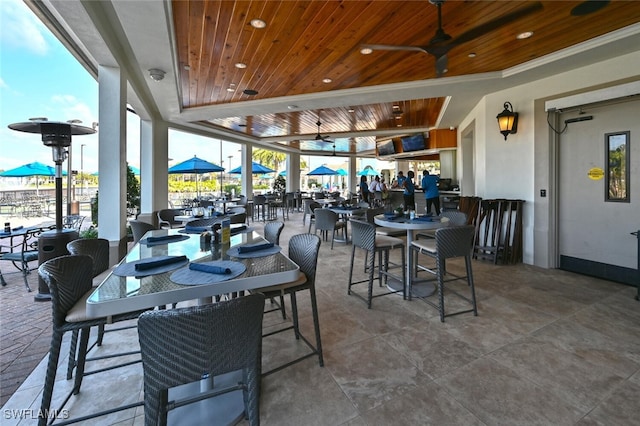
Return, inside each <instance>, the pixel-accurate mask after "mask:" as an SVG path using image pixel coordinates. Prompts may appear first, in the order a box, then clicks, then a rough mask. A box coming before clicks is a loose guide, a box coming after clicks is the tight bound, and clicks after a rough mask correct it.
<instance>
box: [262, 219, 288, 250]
mask: <svg viewBox="0 0 640 426" xmlns="http://www.w3.org/2000/svg"><path fill="white" fill-rule="evenodd" d="M283 229H284V223H283V222H269V223H267V224H266V225H264V238H265V240H267V241H269V242H270V243H273V244H276V245H279V244H280V234H281V233H282V230H283Z"/></svg>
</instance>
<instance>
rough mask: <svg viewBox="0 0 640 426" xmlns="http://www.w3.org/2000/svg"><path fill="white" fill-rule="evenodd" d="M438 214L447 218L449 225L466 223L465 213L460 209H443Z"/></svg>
mask: <svg viewBox="0 0 640 426" xmlns="http://www.w3.org/2000/svg"><path fill="white" fill-rule="evenodd" d="M440 216H442V217H446V218H449V226H462V225H466V224H467V214H466V213H465V212H461V211H460V210H443V211H442V212H441V213H440Z"/></svg>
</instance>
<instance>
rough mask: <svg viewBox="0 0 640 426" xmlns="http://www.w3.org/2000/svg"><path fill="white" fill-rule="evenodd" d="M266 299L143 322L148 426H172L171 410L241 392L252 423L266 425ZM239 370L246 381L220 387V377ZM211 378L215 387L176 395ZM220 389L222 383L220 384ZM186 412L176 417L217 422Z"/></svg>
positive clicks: (148, 316) (155, 315)
mask: <svg viewBox="0 0 640 426" xmlns="http://www.w3.org/2000/svg"><path fill="white" fill-rule="evenodd" d="M263 310H264V296H263V295H261V294H253V295H250V296H244V297H238V298H235V299H231V300H228V301H224V302H218V303H213V304H208V305H203V306H193V307H188V308H180V309H171V310H164V311H162V310H160V311H149V312H146V313H144V314H142V315H141V316H140V319H139V320H138V336H139V340H140V350H141V352H142V365H143V370H144V416H145V424H146V425H162V426H163V425H166V424H167V415H168V411H169V410H172V409H180V407H183V406H187V405H188V404H192V403H194V402H198V401H202V400H204V399H208V398H213V397H217V396H220V395H222V394H227V393H228V392H233V391H237V390H241V391H242V393H243V399H244V410H245V416H246V418H247V419H248V421H249V424H250V425H259V424H260V380H261V371H262V366H261V362H262V318H263ZM237 370H241V371H242V378H241V379H240V378H239V380H240V382H239V383H238V382H234V384H233V385H230V386H225V387H223V388H222V389H220V388H218V387H216V383H218V381H219V380H218V378H219V377H220V376H221V375H224V374H228V373H231V372H234V371H237ZM207 377H211V378H213V380H214V386H213V388H212V389H210V390H207V391H205V392H199V391H200V385H199V384H196V385H197V387H198V389H197V391H196V394H195V395H193V396H185V397H179V396H178V397H176V398H180V399H175V400H174V397H175V390H173V389H171V388H175V387H177V386H180V385H185V384H188V383H193V382H199V381H201V380H202V379H204V378H207ZM218 386H220V385H218ZM186 409H188V408H186V407H185V409H183V410H181V412H179V411H175V412H173V413H171V415H175V416H180V415H187V416H189V418H190V421H189V422H190V423H191V424H208V423H216V419H213V418H208V419H199V420H197V419H195V418H194V417H195V416H196V414H197V410H195V411H194V410H190V411H186Z"/></svg>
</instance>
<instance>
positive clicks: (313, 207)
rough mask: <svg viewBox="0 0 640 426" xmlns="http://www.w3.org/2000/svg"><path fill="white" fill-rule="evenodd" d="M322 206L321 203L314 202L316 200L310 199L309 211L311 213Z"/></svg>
mask: <svg viewBox="0 0 640 426" xmlns="http://www.w3.org/2000/svg"><path fill="white" fill-rule="evenodd" d="M319 208H322V204H320V203H318V202H316V201H312V202H311V203H309V211H310V212H311V214H312V215H313V214H314V213H315V211H316V209H319Z"/></svg>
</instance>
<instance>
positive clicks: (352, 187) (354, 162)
mask: <svg viewBox="0 0 640 426" xmlns="http://www.w3.org/2000/svg"><path fill="white" fill-rule="evenodd" d="M357 166H358V159H357V158H356V157H349V183H348V188H349V192H352V193H354V194H355V193H356V192H358V191H357V189H358V181H359V179H358V176H357V175H356V173H357V172H358V170H357V169H356V168H357Z"/></svg>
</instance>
